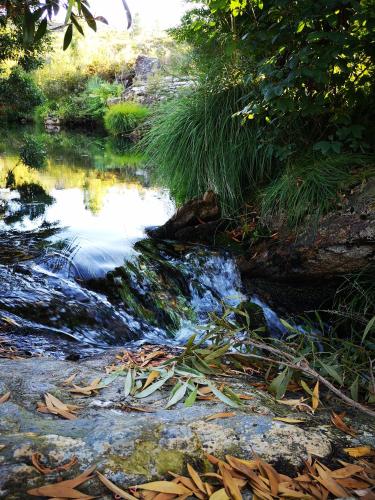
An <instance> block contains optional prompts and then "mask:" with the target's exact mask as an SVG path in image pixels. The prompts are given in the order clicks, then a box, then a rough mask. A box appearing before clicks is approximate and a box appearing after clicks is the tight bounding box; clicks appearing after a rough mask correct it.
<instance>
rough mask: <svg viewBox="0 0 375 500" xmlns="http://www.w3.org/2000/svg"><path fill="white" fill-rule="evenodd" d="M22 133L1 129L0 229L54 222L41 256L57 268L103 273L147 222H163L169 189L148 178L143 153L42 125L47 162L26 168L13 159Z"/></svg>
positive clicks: (169, 208) (127, 254)
mask: <svg viewBox="0 0 375 500" xmlns="http://www.w3.org/2000/svg"><path fill="white" fill-rule="evenodd" d="M23 133H24V132H23V131H21V132H20V131H9V132H8V131H7V133H6V135H3V139H2V140H1V145H0V151H2V153H0V188H1V190H0V198H2V199H6V200H7V207H6V209H5V212H4V213H3V214H2V215H1V214H0V231H8V232H9V231H18V232H22V231H35V230H37V229H38V228H40V227H42V226H45V225H50V224H56V223H57V224H58V225H59V226H60V227H61V230H60V231H59V232H58V233H57V234H55V235H54V236H52V237H50V238H49V240H48V243H49V246H48V252H47V256H49V257H50V258H46V259H45V265H46V266H50V268H52V269H53V270H54V271H55V272H56V271H59V272H60V273H63V274H64V275H68V276H71V275H73V276H75V277H77V276H78V277H81V278H88V277H93V276H102V275H104V274H105V273H106V272H107V271H109V270H110V269H113V268H114V267H116V266H118V265H121V264H122V263H123V261H124V258H127V259H128V258H131V257H132V256H133V255H134V254H135V251H134V250H133V246H134V243H135V242H136V241H137V240H139V239H141V238H142V237H144V234H145V227H147V226H150V225H159V224H162V223H164V222H165V221H166V220H167V219H168V218H169V217H170V216H171V214H172V213H173V211H174V205H173V203H172V201H171V199H170V197H169V194H168V192H167V191H165V190H163V189H159V188H157V187H153V186H151V185H150V180H149V178H148V176H147V172H146V173H145V171H144V170H143V169H142V157H141V155H140V154H139V153H135V152H134V151H133V150H132V149H130V148H129V147H124V144H121V143H118V142H115V141H113V140H109V139H105V138H102V137H97V136H87V135H84V134H77V133H76V134H67V133H60V134H56V135H52V136H51V135H48V134H46V133H42V134H39V136H38V137H41V138H42V140H43V141H44V143H45V144H46V149H47V153H48V158H47V162H46V166H45V168H43V169H32V168H28V167H25V166H24V165H23V164H21V163H20V162H19V158H18V150H19V147H20V145H21V144H22V136H23ZM4 137H5V138H4ZM10 179H11V181H12V182H10ZM10 184H12V185H13V187H14V189H11V188H10V187H9V186H10ZM7 186H8V187H7Z"/></svg>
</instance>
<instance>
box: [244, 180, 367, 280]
mask: <svg viewBox="0 0 375 500" xmlns="http://www.w3.org/2000/svg"><path fill="white" fill-rule="evenodd" d="M276 229H277V230H278V231H279V239H278V240H274V239H267V240H265V241H262V242H260V243H259V244H257V245H253V246H252V247H251V249H250V250H249V251H248V252H247V253H246V255H245V256H242V257H241V258H239V259H238V264H239V266H240V268H241V271H242V272H243V274H244V275H245V276H247V277H259V278H262V279H264V278H270V279H275V280H283V281H289V282H290V281H291V280H295V281H304V282H305V281H307V280H310V281H312V280H315V281H317V280H320V279H321V278H324V279H334V278H337V277H338V276H342V275H345V274H350V273H356V272H359V271H361V270H362V269H364V268H366V267H368V266H375V179H372V180H370V181H369V182H368V183H367V184H366V185H365V186H357V187H356V188H355V189H353V191H352V194H350V195H349V196H347V197H346V198H345V200H344V202H343V205H342V207H341V208H340V209H338V210H336V211H333V212H331V213H329V214H328V215H326V216H325V217H322V218H321V219H320V220H319V221H318V223H317V224H315V223H311V225H310V226H307V227H306V228H305V230H304V231H303V232H301V233H300V234H299V235H298V236H296V235H294V234H291V233H290V231H289V232H288V231H286V230H285V228H284V229H283V228H280V227H279V228H276V227H273V228H272V230H276Z"/></svg>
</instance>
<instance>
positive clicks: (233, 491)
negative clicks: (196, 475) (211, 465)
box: [219, 464, 242, 500]
mask: <svg viewBox="0 0 375 500" xmlns="http://www.w3.org/2000/svg"><path fill="white" fill-rule="evenodd" d="M219 469H220V473H221V475H222V477H223V483H224V488H225V491H226V492H227V495H228V496H229V498H231V499H233V500H242V495H241V492H240V489H239V488H238V485H237V483H236V482H235V481H234V479H233V477H232V476H231V474H230V472H229V471H228V469H226V468H225V467H222V466H221V464H219Z"/></svg>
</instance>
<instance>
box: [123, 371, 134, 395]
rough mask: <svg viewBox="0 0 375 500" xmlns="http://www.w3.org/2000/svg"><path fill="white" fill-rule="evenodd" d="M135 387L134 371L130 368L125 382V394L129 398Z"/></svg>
mask: <svg viewBox="0 0 375 500" xmlns="http://www.w3.org/2000/svg"><path fill="white" fill-rule="evenodd" d="M132 388H133V371H132V370H128V373H127V375H126V379H125V384H124V396H125V397H126V398H127V397H128V396H129V395H130V393H131V390H132Z"/></svg>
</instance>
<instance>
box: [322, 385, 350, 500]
mask: <svg viewBox="0 0 375 500" xmlns="http://www.w3.org/2000/svg"><path fill="white" fill-rule="evenodd" d="M314 390H315V389H314ZM315 467H316V470H317V472H318V475H319V476H318V477H317V478H316V479H317V480H318V481H319V482H320V483H321V484H322V485H323V486H324V487H325V488H326V489H327V490H328V491H329V492H330V493H332V494H333V495H335V496H336V497H338V498H348V497H350V495H349V494H348V492H347V491H346V490H345V488H343V487H342V486H340V485H339V483H338V482H337V481H336V480H335V479H333V477H332V476H331V472H330V471H326V470H324V469H323V467H322V466H320V465H319V464H316V465H315Z"/></svg>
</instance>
